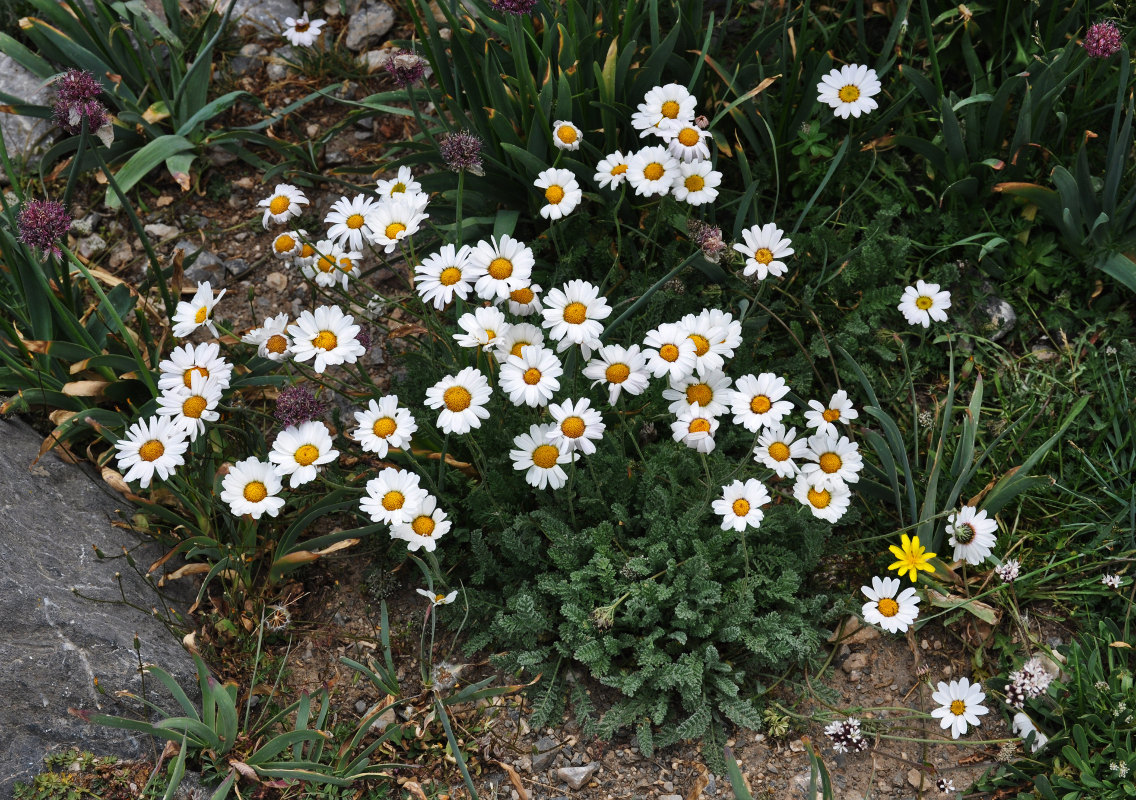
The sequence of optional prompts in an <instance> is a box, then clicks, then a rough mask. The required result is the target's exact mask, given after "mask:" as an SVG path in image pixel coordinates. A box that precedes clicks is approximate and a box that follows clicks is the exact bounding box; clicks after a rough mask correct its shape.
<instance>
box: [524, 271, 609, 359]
mask: <svg viewBox="0 0 1136 800" xmlns="http://www.w3.org/2000/svg"><path fill="white" fill-rule="evenodd" d="M540 313H541V314H542V315H543V316H544V327H546V328H548V335H549V337H550V338H552V339H554V340H556V342H557V345H556V352H558V353H559V352H561V351H564V350H567V349H568V348H569V347H571V346H572V345H574V344H578V345H580V351H581V352H582V353H583V355H584V358H589V357H590V356H591V355H592V350H594V349H595V348H597V347H599V346H600V335H601V334H603V323H601V322H600V320H601V319H607V318H608V317H609V316H610V315H611V306H609V305H608V304H607V300H605V299H604V298H603V297H601V296H600V290H599V287H597V286H594V285H592V284H590V283H588V282H587V281H582V280H571V281H568V283H566V284H565V285H564V288H563V289H559V288H557V289H549V290H548V293H547V294H546V295H545V296H544V308H543V309H542V310H541V312H540Z"/></svg>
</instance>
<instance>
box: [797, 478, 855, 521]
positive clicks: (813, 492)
mask: <svg viewBox="0 0 1136 800" xmlns="http://www.w3.org/2000/svg"><path fill="white" fill-rule="evenodd" d="M793 497H795V498H796V499H797V502H798V503H800V504H801V505H803V506H806V507H807V508H808V509H809V511H811V512H812V513H813V516H814V517H817V518H818V519H823V520H826V521H828V522H832V523H836V522H839V521H840V518H841V517H843V516H844V512H846V511H847V510H848V506H849V505H851V504H852V492H851V491H850V490H849V488H848V485H847V484H844V483H838V484H836V485H835V486H833V487H832V488H829V489H826V488H824V487H823V486H814V485H813V484H812V482H811V481H809V479H808V478H806V477H805V476H804V475H798V476H797V480H796V482H795V483H794V484H793Z"/></svg>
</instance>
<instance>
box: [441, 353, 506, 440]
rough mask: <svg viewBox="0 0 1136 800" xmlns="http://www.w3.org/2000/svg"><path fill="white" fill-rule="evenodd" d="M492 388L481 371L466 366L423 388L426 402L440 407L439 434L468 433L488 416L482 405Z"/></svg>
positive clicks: (491, 392)
mask: <svg viewBox="0 0 1136 800" xmlns="http://www.w3.org/2000/svg"><path fill="white" fill-rule="evenodd" d="M492 394H493V390H492V389H490V388H489V381H487V380H486V379H485V376H484V375H483V374H482V373H481V371H480V370H478V369H476V368H474V367H466V368H465V369H463V370H462V371H461V372H459V373H458V374H457V375H447V376H446V377H444V378H442V380H440V381H438V382H437V383H435V384H434V385H433V386H431V387H430V388H429V389H427V390H426V405H427V406H429V407H430V408H439V409H441V413H439V414H438V428H439V429H440V430H441V431H442V433H469V432H470V430H471V429H473V428H480V427H481V420H483V419H489V411H488V410H487V409H486V408H485V404H486V403H487V402H488V401H489V397H490V395H492Z"/></svg>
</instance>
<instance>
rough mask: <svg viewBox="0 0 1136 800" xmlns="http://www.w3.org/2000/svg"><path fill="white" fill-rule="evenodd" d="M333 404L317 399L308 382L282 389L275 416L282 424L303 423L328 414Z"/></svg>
mask: <svg viewBox="0 0 1136 800" xmlns="http://www.w3.org/2000/svg"><path fill="white" fill-rule="evenodd" d="M330 409H331V404H330V403H327V402H324V401H322V400H318V399H316V396H315V395H314V394H312V390H311V389H309V388H308V387H307V385H306V384H302V383H301V384H299V385H298V386H289V387H287V388H286V389H281V390H280V394H278V395H277V396H276V411H275V413H274V416H275V417H276V419H277V420H278V421H279V422H280V424H281V425H284V426H289V425H301V424H303V423H305V422H311V421H312V420H321V419H323V418H324V417H325V416H327V412H328V411H329V410H330Z"/></svg>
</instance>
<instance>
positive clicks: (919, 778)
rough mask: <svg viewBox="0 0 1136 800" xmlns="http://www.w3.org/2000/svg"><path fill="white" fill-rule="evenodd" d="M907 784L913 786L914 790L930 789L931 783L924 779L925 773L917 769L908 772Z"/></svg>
mask: <svg viewBox="0 0 1136 800" xmlns="http://www.w3.org/2000/svg"><path fill="white" fill-rule="evenodd" d="M907 782H908V783H910V784H911V788H913V789H929V788H930V787H931V781H929V780H927V779H926V778H924V777H923V772H922V771H921V770H917V769H909V770H908V771H907Z"/></svg>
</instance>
